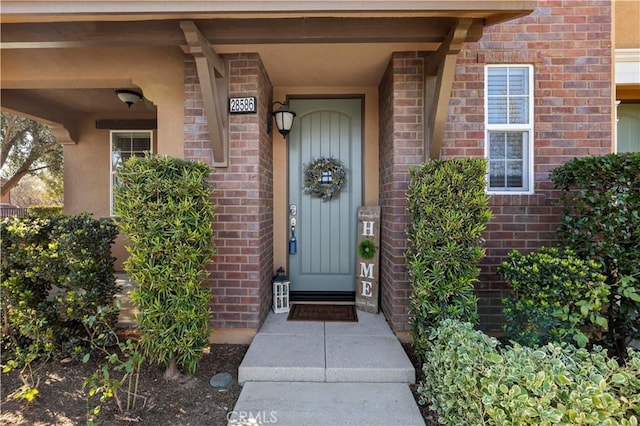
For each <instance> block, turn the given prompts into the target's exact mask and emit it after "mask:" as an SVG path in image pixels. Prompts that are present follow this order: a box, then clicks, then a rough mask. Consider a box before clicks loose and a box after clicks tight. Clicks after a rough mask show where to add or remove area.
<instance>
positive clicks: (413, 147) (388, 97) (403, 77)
mask: <svg viewBox="0 0 640 426" xmlns="http://www.w3.org/2000/svg"><path fill="white" fill-rule="evenodd" d="M423 72H424V61H423V59H422V58H421V57H420V56H419V55H418V54H417V53H394V55H393V57H392V58H391V62H390V63H389V67H388V68H387V70H386V72H385V75H384V77H383V78H382V81H381V83H380V87H379V97H380V100H379V105H380V206H381V221H380V226H381V232H380V285H381V305H382V310H383V312H384V314H385V316H386V318H387V319H388V320H389V322H390V323H391V325H392V326H393V328H394V329H395V330H397V331H402V330H408V329H409V324H408V307H409V294H410V288H409V280H408V277H407V268H406V264H405V258H404V253H405V251H406V247H407V245H406V228H407V224H408V223H409V215H408V214H407V203H406V190H407V184H408V180H409V176H408V170H409V167H410V166H412V165H415V164H419V163H420V162H422V158H423V151H424V149H423V111H424V108H423V100H424V83H423V82H424V78H423Z"/></svg>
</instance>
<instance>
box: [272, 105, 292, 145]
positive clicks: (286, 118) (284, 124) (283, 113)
mask: <svg viewBox="0 0 640 426" xmlns="http://www.w3.org/2000/svg"><path fill="white" fill-rule="evenodd" d="M276 105H280V107H279V108H278V109H277V110H275V111H272V112H270V113H269V115H268V117H267V132H269V133H271V130H272V129H273V123H272V120H273V119H274V118H275V120H276V126H277V127H278V131H279V132H280V134H281V135H282V136H283V137H285V138H286V137H287V135H288V134H289V132H290V131H291V127H292V126H293V119H294V118H295V116H296V113H295V112H293V111H291V110H290V109H289V106H288V105H287V104H283V103H282V102H274V103H273V105H271V108H273V107H274V106H276Z"/></svg>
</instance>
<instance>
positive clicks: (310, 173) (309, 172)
mask: <svg viewBox="0 0 640 426" xmlns="http://www.w3.org/2000/svg"><path fill="white" fill-rule="evenodd" d="M346 183H347V169H346V168H345V167H344V164H342V161H340V160H337V159H335V158H333V157H320V158H318V159H315V160H313V161H312V162H311V163H309V164H305V165H304V188H303V189H304V192H305V194H309V195H311V196H313V197H316V198H320V199H322V201H323V202H324V201H329V200H331V199H332V198H333V197H334V196H338V194H339V193H340V191H341V190H342V188H344V185H345V184H346Z"/></svg>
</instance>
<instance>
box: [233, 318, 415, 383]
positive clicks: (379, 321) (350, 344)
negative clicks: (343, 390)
mask: <svg viewBox="0 0 640 426" xmlns="http://www.w3.org/2000/svg"><path fill="white" fill-rule="evenodd" d="M358 317H359V321H358V323H331V322H293V321H286V316H284V315H274V314H272V315H270V316H269V317H268V318H267V320H266V322H265V324H264V325H263V327H262V328H261V329H260V332H259V333H258V334H257V335H256V337H255V338H254V339H253V342H252V343H251V346H250V347H249V350H248V351H247V354H246V355H245V357H244V359H243V361H242V363H241V365H240V367H239V369H238V381H239V382H240V384H243V383H245V382H250V381H267V382H269V381H285V382H304V381H308V382H365V383H366V382H368V383H394V382H395V383H415V369H414V367H413V365H412V364H411V361H409V358H408V357H407V355H406V353H405V352H404V349H403V348H402V345H401V344H400V342H399V341H398V339H397V338H396V336H395V335H394V334H393V333H392V332H391V329H390V328H389V326H388V325H387V323H386V321H385V319H384V316H382V315H372V314H367V313H364V312H358Z"/></svg>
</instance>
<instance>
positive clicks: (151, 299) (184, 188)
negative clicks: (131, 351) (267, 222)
mask: <svg viewBox="0 0 640 426" xmlns="http://www.w3.org/2000/svg"><path fill="white" fill-rule="evenodd" d="M210 172H211V170H210V167H209V166H207V165H206V164H204V163H201V162H190V161H184V160H180V159H176V158H168V157H164V158H159V157H145V158H138V157H133V158H131V159H129V160H128V161H127V162H126V163H125V164H123V165H122V166H121V167H120V168H119V169H118V174H117V178H118V181H119V182H120V185H119V186H118V187H117V188H116V193H115V200H116V203H115V209H116V214H117V215H118V219H117V224H118V226H119V228H120V229H121V230H122V231H123V233H124V234H125V235H126V236H127V238H128V240H129V245H128V246H127V250H128V251H129V254H130V256H129V258H128V260H127V261H126V262H125V270H126V271H127V273H128V274H129V276H130V277H131V278H132V279H133V280H134V281H135V282H136V283H138V288H137V289H136V290H134V291H132V292H131V300H132V301H133V303H134V304H135V306H136V307H137V308H138V310H139V316H138V318H137V321H138V327H139V329H140V333H141V339H140V343H141V346H142V348H143V351H144V353H145V354H146V355H147V356H149V358H150V359H152V360H153V361H157V362H161V363H164V364H165V365H167V366H171V365H172V364H173V363H175V362H177V363H179V364H181V365H182V366H184V367H185V368H186V369H187V370H188V371H189V372H191V373H193V372H194V371H195V370H196V368H197V366H198V362H199V360H200V357H201V355H202V350H203V349H204V348H205V346H207V345H208V338H209V326H208V321H209V309H208V304H209V300H210V297H211V295H210V291H209V289H208V288H206V287H204V286H202V285H201V282H202V281H203V280H204V278H205V276H206V270H205V266H206V264H207V263H208V262H209V261H210V260H211V257H212V255H213V254H214V252H215V249H214V246H213V228H212V220H213V215H214V208H213V207H214V206H213V204H212V203H211V194H212V190H211V189H210V187H209V186H208V185H207V182H206V181H207V179H208V176H209V173H210Z"/></svg>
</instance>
